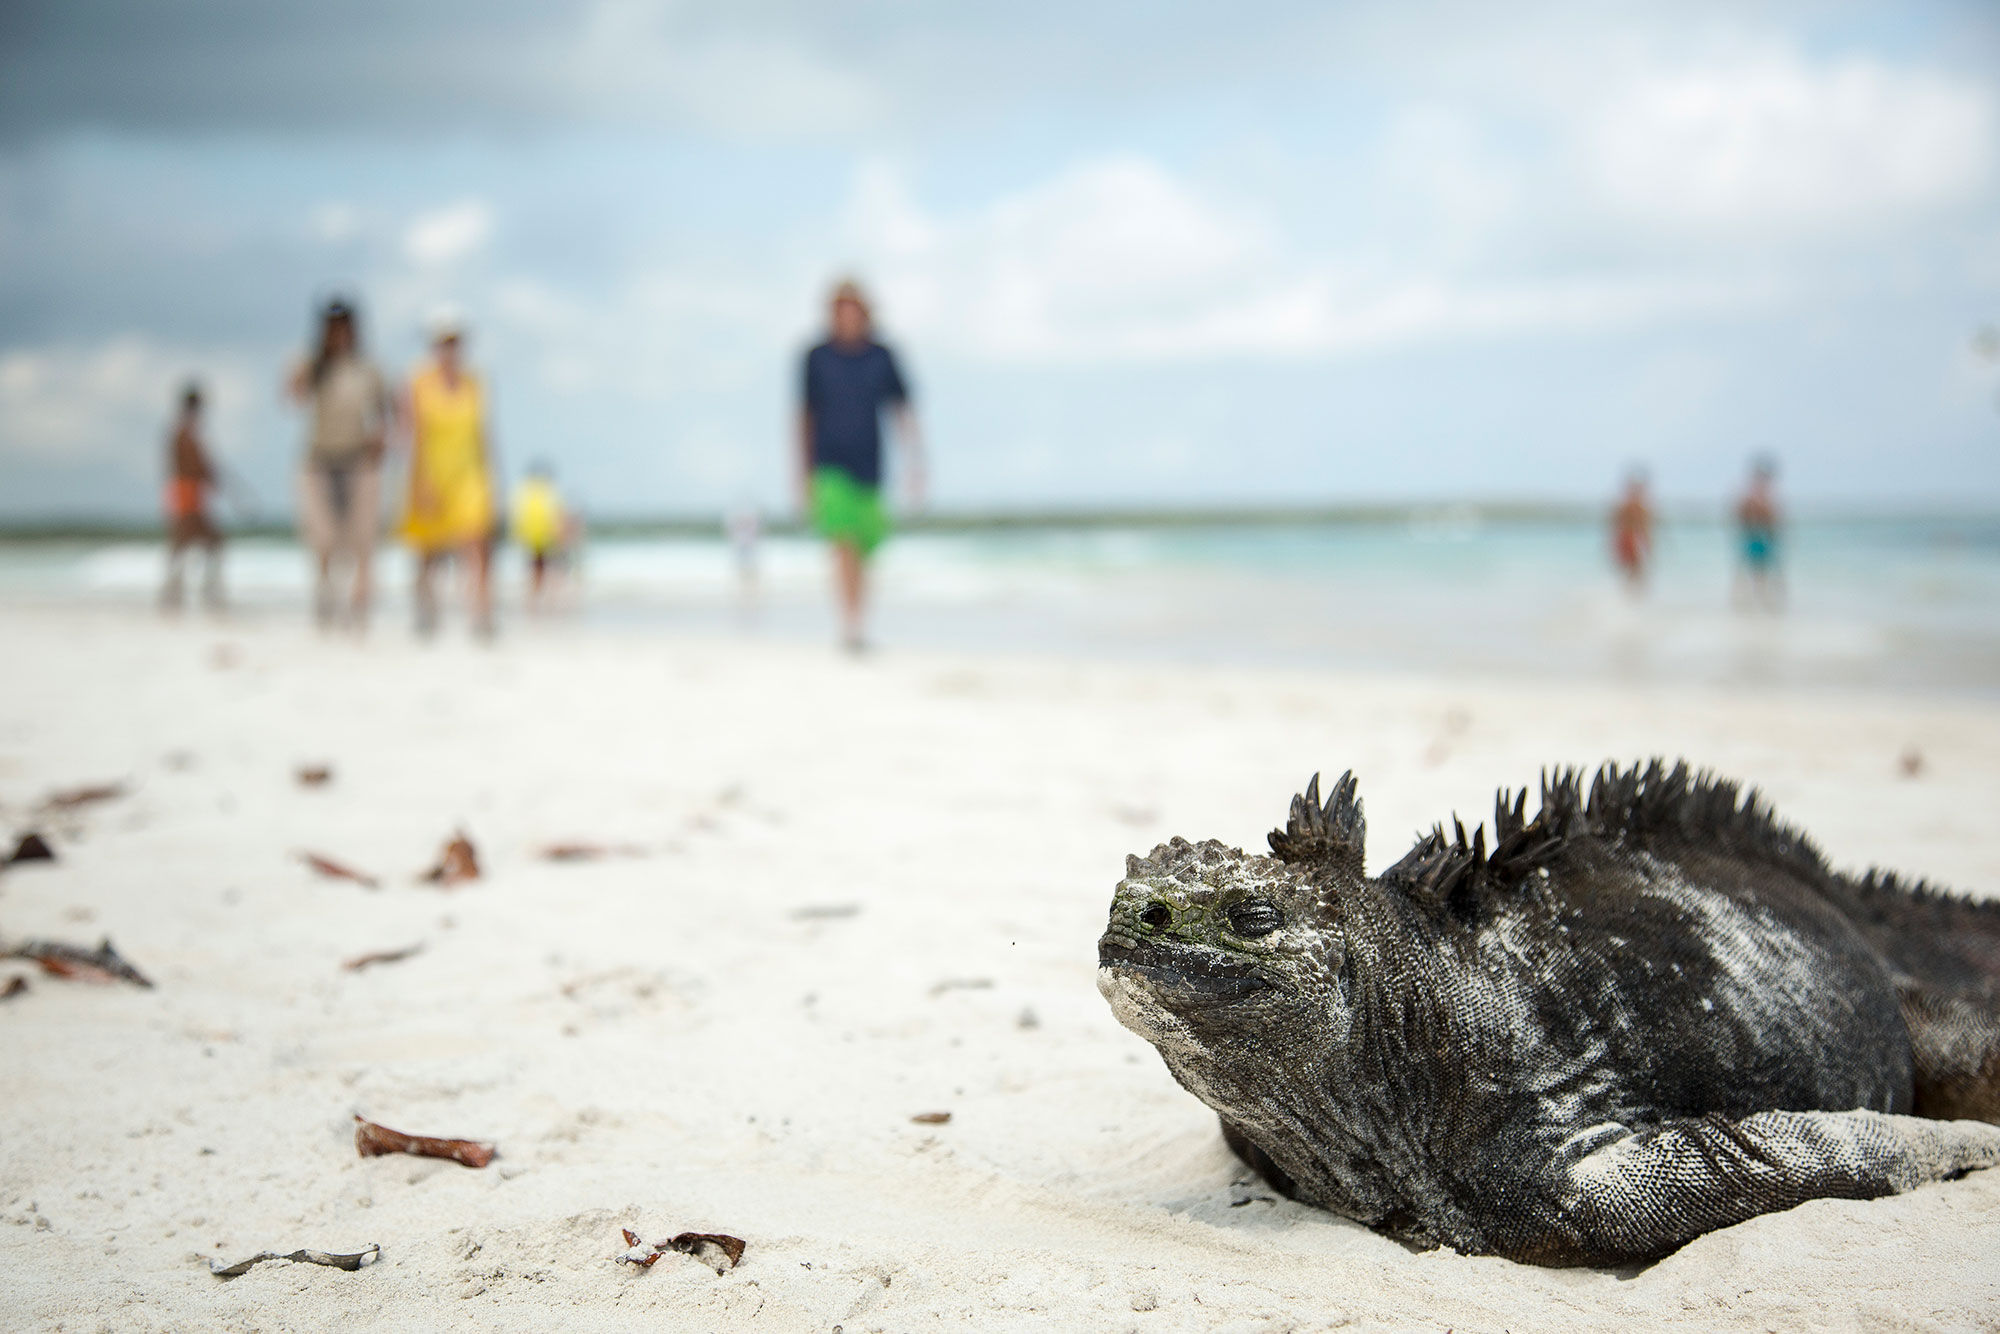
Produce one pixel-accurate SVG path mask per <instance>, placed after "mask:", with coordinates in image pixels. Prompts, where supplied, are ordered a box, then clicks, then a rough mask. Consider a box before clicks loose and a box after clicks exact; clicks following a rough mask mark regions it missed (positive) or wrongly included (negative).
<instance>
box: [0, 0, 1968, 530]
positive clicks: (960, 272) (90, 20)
mask: <svg viewBox="0 0 2000 1334" xmlns="http://www.w3.org/2000/svg"><path fill="white" fill-rule="evenodd" d="M850 271H851V272H854V273H857V274H859V275H860V276H861V277H862V278H863V279H864V281H866V282H867V283H869V284H870V285H871V286H872V287H873V288H874V289H875V290H876V292H877V293H878V298H879V299H878V306H879V314H880V316H881V319H882V322H883V325H884V326H885V330H886V333H887V335H888V337H889V339H890V341H892V342H893V343H894V344H895V345H896V346H897V347H898V348H899V350H900V351H901V353H902V355H903V357H904V360H905V364H906V368H907V370H908V372H909V374H910V377H911V379H912V381H913V383H914V385H915V387H916V390H917V392H918V395H919V399H920V404H919V406H920V410H921V412H922V415H923V417H924V418H925V421H926V425H927V427H928V430H929V433H930V435H931V437H932V445H933V450H934V454H935V460H936V461H935V489H936V492H937V497H938V500H939V502H940V504H942V505H946V506H950V507H954V508H975V507H993V506H1021V505H1033V506H1042V505H1100V504H1157V503H1169V504H1187V503H1203V502H1209V503H1256V502H1289V503H1319V502H1344V501H1370V500H1396V499H1409V498H1457V497H1470V498H1488V497H1558V498H1589V497H1596V496H1598V495H1601V494H1602V493H1604V492H1605V491H1606V490H1607V489H1608V488H1609V487H1610V486H1611V485H1612V484H1613V482H1614V481H1615V478H1616V476H1617V474H1618V473H1619V472H1620V471H1621V469H1622V468H1623V466H1624V464H1625V463H1626V461H1627V460H1635V459H1636V460H1644V461H1646V462H1648V463H1649V464H1650V465H1651V467H1652V469H1653V471H1654V474H1655V476H1656V477H1657V479H1658V481H1659V484H1660V486H1661V488H1662V490H1663V491H1664V492H1666V493H1667V494H1668V495H1669V496H1670V497H1677V498H1682V499H1687V500H1695V499H1700V498H1704V497H1712V496H1715V495H1718V494H1720V493H1722V492H1723V491H1725V490H1726V489H1727V488H1729V487H1731V486H1732V485H1733V484H1734V482H1735V480H1736V478H1737V475H1738V474H1739V472H1740V470H1741V467H1742V463H1743V460H1744V459H1745V457H1746V456H1747V455H1748V454H1750V453H1751V452H1753V451H1756V450H1760V449H1770V450H1774V451H1776V452H1777V453H1778V454H1780V455H1781V456H1782V458H1783V459H1784V460H1785V465H1786V481H1787V485H1788V487H1789V489H1790V491H1791V493H1792V494H1793V495H1794V496H1795V497H1797V498H1799V499H1800V500H1802V501H1806V502H1810V503H1826V504H1830V505H1834V504H1876V505H1896V506H1907V505H1921V504H1928V503H1939V502H1944V503H1950V504H1954V505H1972V506H1979V507H1986V508H1992V507H1994V506H1996V505H2000V411H1996V393H2000V359H1994V358H1993V357H1991V356H1988V357H1982V355H1981V353H1980V351H1979V350H1978V348H1977V347H1976V346H1975V341H1976V340H1975V338H1974V334H1975V332H1976V331H1977V330H1978V329H1979V328H1980V327H1981V326H1982V325H1985V324H1989V323H2000V11H1996V10H1995V9H1994V8H1993V7H1992V6H1991V5H1990V4H1989V3H1963V4H1959V3H1945V2H1938V3H1927V2H1926V0H1900V2H1897V3H1839V2H1838V0H1829V2H1828V3H1822V4H1811V5H1806V4H1799V5H1790V4H1771V5H1750V4H1742V3H1728V4H1710V3H1706V0H1671V3H1662V4H1658V5H1648V4H1644V3H1634V4H1627V5H1621V6H1607V5H1601V4H1577V5H1562V4H1534V3H1522V4H1515V5H1504V6H1503V5H1489V4H1483V3H1472V4H1446V3H1425V2H1424V0H1402V2H1400V3H1383V4H1356V5H1341V6H1335V5H1329V4H1324V3H1319V4H1314V3H1298V4H1293V3H1279V2H1278V0H1247V2H1240V3H1237V4H1234V5H1230V6H1221V5H1212V4H1210V5H1177V4H1172V3H1152V4H1137V3H1134V4H1115V5H1113V4H1096V3H1090V2H1089V0H1083V2H1082V3H1079V2H1078V0H1068V3H1057V4H1045V3H1040V2H1039V0H1021V2H1019V3H1013V4H1008V5H959V4H945V3H928V4H926V3H917V2H916V0H883V2H881V3H860V4H853V5H847V6H829V5H823V4H793V3H789V2H788V0H736V2H735V3H726V4H724V3H715V4H704V3H672V2H670V0H600V2H599V3H589V4H573V5H560V6H558V5H529V4H522V3H517V2H516V0H483V2H481V3H458V2H457V0H453V2H452V3H428V4H424V5H409V4H404V3H396V2H395V0H358V2H351V3H346V4H343V5H339V6H294V5H286V4H278V3H246V2H244V0H178V2H177V3H175V4H173V5H163V4H159V3H157V2H156V0H53V2H52V3H42V2H41V0H11V3H9V4H8V5H6V6H5V7H4V8H3V9H0V515H15V516H19V515H30V514H33V515H53V514H76V513H143V512H147V511H149V510H150V509H151V507H152V506H153V505H154V504H155V503H156V502H155V496H156V493H157V475H158V468H159V453H160V448H159V439H160V433H161V431H162V428H163V424H164V420H165V417H166V411H167V407H168V402H169V395H170V392H171V389H172V387H173V386H174V385H175V384H176V383H178V382H179V381H180V380H181V379H182V378H183V377H185V376H186V375H188V374H190V373H196V374H199V375H200V376H201V377H203V378H204V379H205V380H206V381H207V382H208V383H209V384H210V385H211V386H212V390H213V395H214V397H215V398H216V400H217V402H218V412H217V418H216V422H215V429H214V434H215V436H216V439H217V443H218V445H219V447H220V448H221V450H222V451H223V453H224V454H225V456H226V457H227V458H228V459H229V460H230V461H232V463H233V464H234V465H235V467H236V468H237V469H238V471H239V472H241V473H242V474H243V475H244V476H246V477H247V478H248V479H249V481H250V483H251V485H252V487H253V488H254V489H255V490H257V491H258V492H260V493H262V494H263V495H264V497H265V498H266V500H267V501H268V502H270V503H271V504H273V505H274V506H275V505H276V504H277V503H279V502H280V501H281V500H282V498H283V497H284V495H285V493H286V491H287V489H288V486H287V481H286V479H287V477H288V475H289V470H290V468H291V467H292V464H293V460H294V459H295V458H296V455H297V451H298V447H299V426H298V422H297V420H296V418H295V417H294V416H293V414H292V413H291V412H290V411H289V410H288V409H287V408H285V406H284V405H283V404H282V403H281V402H280V400H279V396H278V393H277V384H278V381H279V379H280V376H281V374H282V372H283V368H284V366H285V365H286V363H287V362H288V361H289V359H290V358H292V357H293V356H295V355H297V354H298V352H299V350H300V349H301V347H302V345H303V342H304V340H305V338H306V336H307V332H308V312H309V310H310V307H311V305H312V303H313V302H314V300H315V299H316V298H317V297H319V296H322V295H323V294H325V293H328V292H331V291H341V292H352V293H355V294H357V295H358V296H359V298H360V299H361V301H362V304H363V308H364V315H365V322H366V323H365V327H366V332H367V336H368V338H369V340H370V342H371V345H372V347H373V349H374V350H375V351H376V352H377V353H378V354H379V355H380V356H381V357H382V358H383V360H384V361H385V362H388V363H391V364H393V365H395V366H396V367H399V368H400V367H403V366H406V365H407V364H408V362H409V360H410V359H411V358H412V357H413V356H414V355H415V353H416V352H417V351H418V348H419V329H420V327H421V324H422V321H423V319H424V317H425V315H426V313H427V312H428V311H429V310H431V309H433V308H434V307H435V306H437V305H438V304H439V303H445V302H449V303H452V304H454V305H456V306H458V307H459V308H461V309H463V310H464V311H465V312H467V313H468V315H469V316H470V318H471V320H472V324H473V328H474V335H475V336H474V342H473V350H474V353H475V357H476V359H477V361H478V362H479V363H480V364H481V366H482V367H483V368H484V370H485V371H486V373H487V375H488V378H489V380H490V382H491V383H492V386H493V391H494V396H495V402H496V410H497V432H498V437H499V442H500V445H501V448H502V450H503V454H504V456H505V457H506V459H507V460H508V462H509V463H510V465H518V464H519V463H521V462H523V461H525V460H526V459H528V458H531V457H546V458H548V459H551V460H553V461H554V462H555V463H556V465H557V467H558V469H559V471H560V473H561V474H562V475H563V476H564V477H565V478H566V479H567V481H568V482H569V483H570V485H571V486H572V487H573V488H574V489H575V490H576V491H578V492H579V493H580V494H581V495H582V497H583V498H584V499H585V500H586V502H587V503H588V504H589V505H590V506H591V508H593V509H594V510H595V511H597V512H599V513H605V514H609V513H637V512H654V513H658V512H672V511H678V512H686V511H695V510H702V509H707V508H713V507H714V506H717V505H721V504H729V503H732V502H734V501H736V500H738V499H740V498H746V497H757V498H759V499H761V500H763V501H766V502H771V503H777V502H780V501H782V500H783V499H784V497H785V496H786V494H787V486H786V480H785V479H786V472H785V462H784V459H785V455H784V450H785V448H786V423H787V420H788V417H789V413H790V411H791V407H792V402H791V396H792V392H793V389H792V385H793V380H794V361H795V359H796V356H797V354H798V352H799V351H800V349H801V348H802V347H803V346H804V345H805V344H806V343H807V342H808V341H809V340H810V338H811V337H812V335H813V333H814V332H815V329H816V327H817V324H818V320H819V313H820V312H819V304H820V299H821V295H822V293H823V290H824V288H825V286H826V284H827V283H828V281H829V280H830V279H831V278H833V277H835V276H836V275H838V274H841V273H843V272H850Z"/></svg>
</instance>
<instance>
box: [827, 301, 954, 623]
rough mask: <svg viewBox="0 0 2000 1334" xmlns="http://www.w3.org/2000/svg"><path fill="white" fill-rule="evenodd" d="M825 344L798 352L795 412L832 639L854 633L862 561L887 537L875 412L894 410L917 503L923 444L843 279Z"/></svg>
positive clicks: (897, 380)
mask: <svg viewBox="0 0 2000 1334" xmlns="http://www.w3.org/2000/svg"><path fill="white" fill-rule="evenodd" d="M832 304H833V310H832V320H831V324H832V328H831V331H830V333H829V335H828V337H827V340H826V341H825V342H823V343H821V344H820V345H819V346H818V347H815V348H814V349H813V350H812V351H810V352H808V353H806V361H805V381H804V384H803V386H802V393H801V398H800V407H799V479H798V480H799V492H800V500H801V502H802V503H803V504H809V507H810V511H811V514H812V523H813V528H814V529H815V530H816V531H817V532H819V534H820V535H821V536H823V537H825V538H826V539H827V540H828V541H829V542H831V543H832V544H833V568H834V579H835V584H836V586H837V588H838V590H839V594H840V621H841V640H842V642H843V643H844V644H845V645H846V646H847V648H848V649H849V650H852V651H859V650H860V649H862V648H863V647H865V645H866V640H865V638H864V637H863V633H862V630H863V619H864V605H863V604H864V599H865V596H866V592H867V588H866V574H867V562H868V557H869V555H870V553H872V552H873V551H874V550H875V548H876V547H878V546H880V545H881V543H882V539H883V538H884V537H886V536H888V533H889V516H888V511H887V510H886V509H885V508H884V507H883V504H882V411H883V409H884V408H887V409H889V410H890V411H892V412H893V413H894V414H895V420H896V439H897V441H898V442H899V443H900V444H901V445H902V447H903V452H904V454H905V462H906V464H907V465H908V468H907V471H908V482H909V489H910V503H911V505H913V506H916V505H921V504H922V503H923V491H924V460H923V442H922V439H921V438H920V437H919V435H918V433H917V419H916V416H915V414H914V413H912V412H911V411H910V393H909V390H908V389H907V388H906V387H905V386H904V384H903V374H902V371H901V370H899V369H898V368H897V366H896V358H895V356H894V355H893V354H892V353H891V352H890V351H889V349H888V348H886V347H884V346H882V345H881V344H880V343H878V342H876V341H875V340H874V337H873V334H872V329H871V326H870V320H869V314H868V301H867V298H866V297H864V296H863V295H862V294H861V289H860V288H859V287H857V286H856V285H855V284H853V283H851V282H843V283H841V284H840V285H839V286H838V287H836V288H834V289H833V303H832Z"/></svg>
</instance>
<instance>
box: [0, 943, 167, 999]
mask: <svg viewBox="0 0 2000 1334" xmlns="http://www.w3.org/2000/svg"><path fill="white" fill-rule="evenodd" d="M0 957H6V958H10V959H32V960H34V961H35V962H36V963H38V964H40V965H41V966H42V971H43V972H45V973H49V974H52V975H54V976H56V977H73V978H75V979H76V980H77V981H79V982H130V983H131V984H132V985H134V986H139V987H150V986H152V985H153V984H152V982H151V981H150V980H149V979H148V978H147V977H146V975H145V974H144V973H141V972H140V971H139V970H138V969H136V968H134V967H133V966H132V965H131V964H130V963H128V962H126V960H125V957H124V956H123V955H121V954H119V953H118V951H117V950H116V949H114V948H112V945H111V937H109V936H106V937H105V938H104V940H103V942H102V943H100V944H99V945H98V947H97V948H96V949H94V950H87V949H85V948H83V947H82V946H81V945H70V944H66V943H64V942H63V941H60V940H30V941H26V942H24V943H23V944H21V945H18V946H16V947H15V948H14V949H12V950H9V951H8V952H7V954H6V955H5V956H0Z"/></svg>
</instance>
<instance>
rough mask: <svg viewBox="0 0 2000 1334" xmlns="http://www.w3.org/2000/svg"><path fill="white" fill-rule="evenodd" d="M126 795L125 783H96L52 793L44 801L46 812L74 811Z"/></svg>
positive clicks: (43, 805)
mask: <svg viewBox="0 0 2000 1334" xmlns="http://www.w3.org/2000/svg"><path fill="white" fill-rule="evenodd" d="M124 795H125V785H124V784H123V783H96V784H92V785H91V786H89V787H72V788H66V789H64V790H63V791H61V792H51V793H50V794H49V795H48V796H46V797H44V798H43V799H42V809H43V810H45V811H73V810H75V809H76V808H77V807H79V806H89V805H93V804H95V803H97V802H100V801H114V800H116V799H117V798H119V797H122V796H124Z"/></svg>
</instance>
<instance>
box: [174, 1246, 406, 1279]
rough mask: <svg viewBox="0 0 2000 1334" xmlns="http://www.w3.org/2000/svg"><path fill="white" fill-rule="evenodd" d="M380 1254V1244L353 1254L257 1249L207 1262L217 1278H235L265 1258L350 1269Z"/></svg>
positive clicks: (209, 1270) (367, 1262)
mask: <svg viewBox="0 0 2000 1334" xmlns="http://www.w3.org/2000/svg"><path fill="white" fill-rule="evenodd" d="M381 1254H382V1248H381V1247H380V1246H370V1247H368V1249H367V1250H364V1251H357V1252H355V1253H354V1254H353V1255H331V1254H329V1253H327V1252H326V1251H308V1250H296V1251H259V1252H257V1253H256V1254H255V1255H253V1256H251V1257H250V1258H249V1259H248V1260H238V1261H237V1262H236V1263H235V1264H233V1265H218V1264H217V1263H216V1262H215V1261H213V1260H210V1261H209V1262H208V1272H209V1273H211V1274H213V1275H215V1276H216V1277H217V1278H236V1277H237V1276H239V1275H241V1274H247V1273H249V1272H250V1270H251V1269H252V1268H253V1267H254V1266H256V1265H260V1264H263V1263H264V1262H265V1261H266V1260H292V1261H296V1262H297V1263H299V1264H308V1265H325V1266H327V1267H328V1268H329V1269H346V1270H350V1271H351V1270H355V1269H359V1268H361V1267H362V1266H363V1265H371V1264H374V1263H375V1261H376V1260H377V1259H379V1258H380V1257H381Z"/></svg>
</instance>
